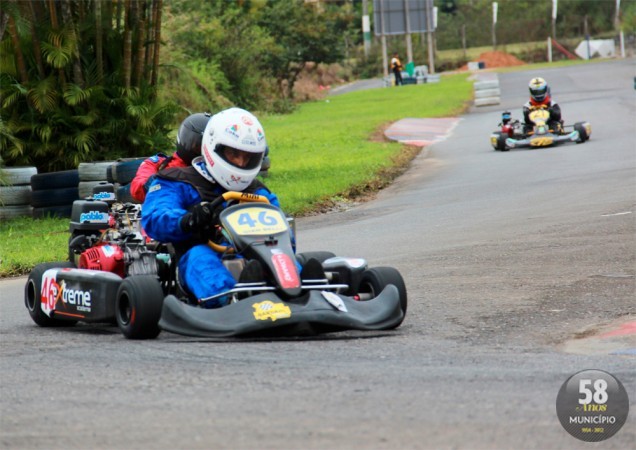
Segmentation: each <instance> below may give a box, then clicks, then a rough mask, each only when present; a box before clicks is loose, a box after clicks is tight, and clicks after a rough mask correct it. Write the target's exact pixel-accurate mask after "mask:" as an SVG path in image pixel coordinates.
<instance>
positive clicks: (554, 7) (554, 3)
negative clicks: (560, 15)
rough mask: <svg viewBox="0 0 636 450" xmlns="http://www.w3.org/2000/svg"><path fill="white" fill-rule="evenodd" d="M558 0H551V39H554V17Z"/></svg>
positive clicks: (555, 16)
mask: <svg viewBox="0 0 636 450" xmlns="http://www.w3.org/2000/svg"><path fill="white" fill-rule="evenodd" d="M558 1H559V0H552V39H553V40H555V41H556V18H557V7H558V5H557V2H558Z"/></svg>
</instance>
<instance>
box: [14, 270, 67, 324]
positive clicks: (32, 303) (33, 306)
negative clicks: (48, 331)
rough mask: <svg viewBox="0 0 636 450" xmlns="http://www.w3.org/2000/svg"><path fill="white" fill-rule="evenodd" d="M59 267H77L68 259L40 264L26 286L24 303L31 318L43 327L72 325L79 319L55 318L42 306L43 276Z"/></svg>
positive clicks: (30, 275) (32, 272)
mask: <svg viewBox="0 0 636 450" xmlns="http://www.w3.org/2000/svg"><path fill="white" fill-rule="evenodd" d="M58 267H59V268H72V267H75V265H74V264H73V263H70V262H68V261H60V262H51V263H44V264H38V265H37V266H35V267H34V268H33V270H32V271H31V273H30V274H29V277H28V278H27V282H26V285H25V286H24V305H25V306H26V308H27V310H28V311H29V315H30V316H31V319H33V321H34V322H35V323H36V324H38V325H39V326H41V327H70V326H73V325H75V324H76V323H77V320H63V319H53V318H51V317H49V316H47V315H46V314H44V312H43V311H42V308H41V306H40V305H41V302H40V301H39V300H40V298H41V297H40V292H41V287H42V276H43V275H44V272H46V271H47V270H49V269H54V268H58Z"/></svg>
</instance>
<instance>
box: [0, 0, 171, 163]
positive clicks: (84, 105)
mask: <svg viewBox="0 0 636 450" xmlns="http://www.w3.org/2000/svg"><path fill="white" fill-rule="evenodd" d="M0 11H1V12H2V20H1V23H6V24H7V26H6V29H7V31H8V33H5V32H4V28H3V29H2V33H1V34H0V102H1V105H2V108H1V111H0V156H1V157H2V159H3V160H4V161H5V162H6V163H7V164H10V165H11V164H27V165H35V166H37V167H38V169H39V170H40V171H50V170H59V169H67V168H73V167H76V166H77V164H78V163H79V162H81V161H86V160H95V159H112V158H116V157H121V156H135V155H141V154H147V153H148V151H149V150H150V149H151V148H152V147H155V146H159V148H167V147H168V146H169V145H170V143H169V140H168V138H167V134H168V131H169V128H170V126H171V124H172V121H173V116H174V114H175V112H176V110H177V108H176V106H175V105H174V104H170V103H161V102H158V101H156V100H155V97H156V71H157V67H158V45H159V42H158V41H153V40H152V39H150V37H149V36H150V35H152V36H153V39H158V38H159V36H160V31H159V30H160V23H161V13H160V11H161V0H146V1H131V0H126V1H125V3H124V2H123V1H121V0H120V1H115V0H110V1H103V0H86V1H82V2H73V1H71V0H61V1H53V0H47V1H37V0H29V1H17V0H0ZM113 17H115V18H116V20H115V21H113V20H112V18H113ZM120 17H123V18H124V21H125V25H124V27H123V28H122V27H120V23H121V21H120ZM149 46H153V49H152V51H149V50H148V47H149ZM133 61H136V64H135V65H134V66H133ZM133 69H134V72H133Z"/></svg>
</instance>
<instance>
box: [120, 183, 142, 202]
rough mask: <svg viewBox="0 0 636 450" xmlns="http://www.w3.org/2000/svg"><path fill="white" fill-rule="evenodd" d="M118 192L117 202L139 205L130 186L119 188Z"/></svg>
mask: <svg viewBox="0 0 636 450" xmlns="http://www.w3.org/2000/svg"><path fill="white" fill-rule="evenodd" d="M116 192H117V193H116V197H117V201H119V202H121V203H139V202H138V201H137V200H135V199H134V198H133V196H132V195H131V194H130V184H127V185H125V186H119V187H118V188H117V191H116Z"/></svg>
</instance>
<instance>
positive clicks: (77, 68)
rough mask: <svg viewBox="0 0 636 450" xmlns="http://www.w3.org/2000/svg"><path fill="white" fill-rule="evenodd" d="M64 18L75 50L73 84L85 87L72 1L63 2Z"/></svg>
mask: <svg viewBox="0 0 636 450" xmlns="http://www.w3.org/2000/svg"><path fill="white" fill-rule="evenodd" d="M62 17H63V18H64V26H65V27H66V28H68V29H69V30H71V35H72V39H73V43H74V44H75V48H74V49H73V82H74V83H75V84H76V85H78V86H80V87H82V88H83V87H84V75H83V74H82V63H81V61H80V51H79V49H80V45H81V43H80V36H79V33H78V32H77V27H76V26H75V21H74V20H73V13H72V12H71V1H70V0H64V1H63V2H62Z"/></svg>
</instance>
